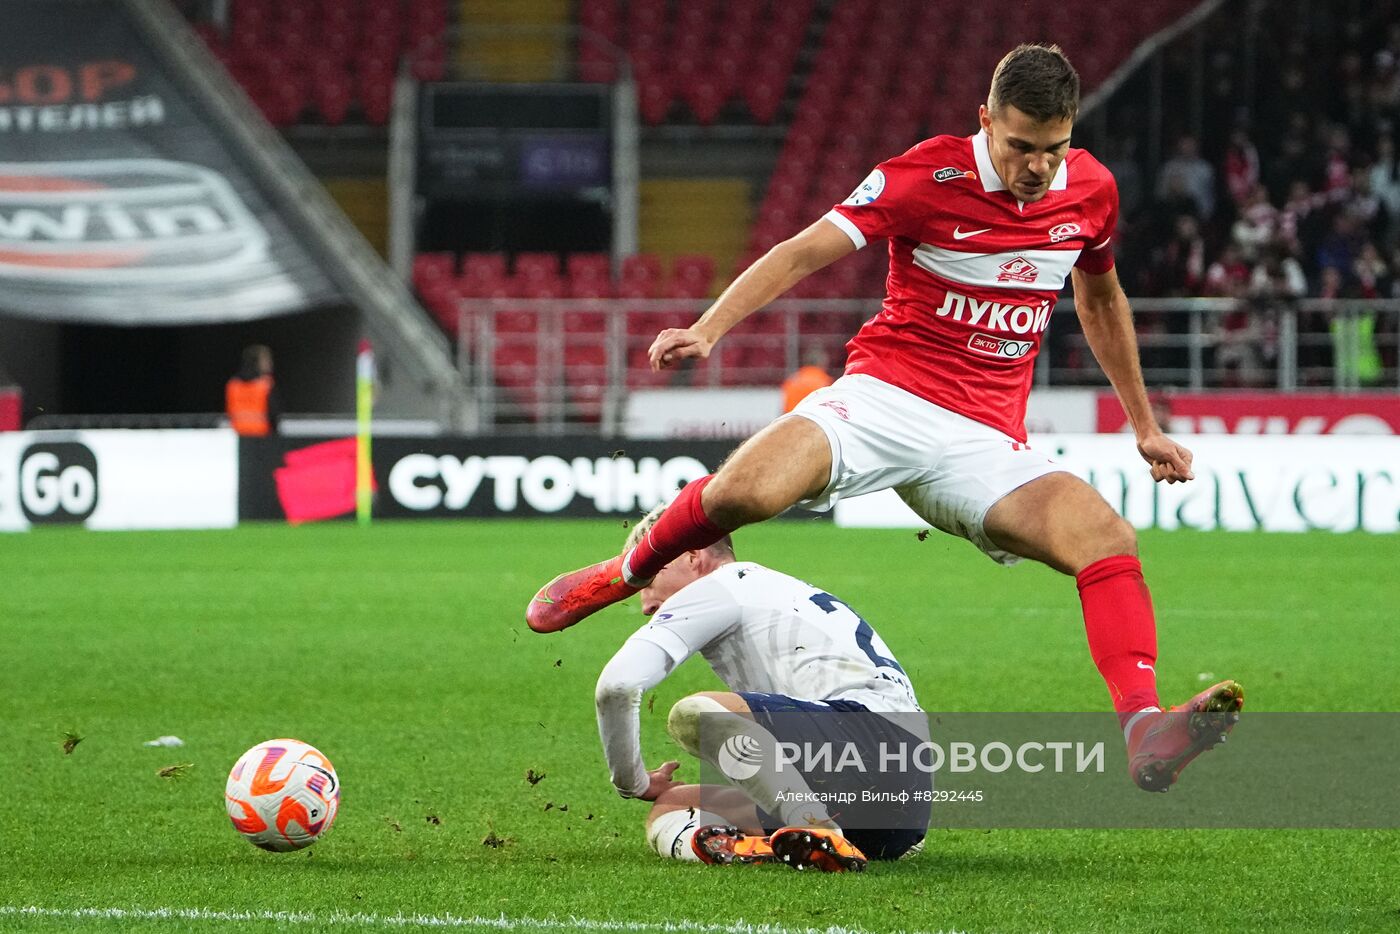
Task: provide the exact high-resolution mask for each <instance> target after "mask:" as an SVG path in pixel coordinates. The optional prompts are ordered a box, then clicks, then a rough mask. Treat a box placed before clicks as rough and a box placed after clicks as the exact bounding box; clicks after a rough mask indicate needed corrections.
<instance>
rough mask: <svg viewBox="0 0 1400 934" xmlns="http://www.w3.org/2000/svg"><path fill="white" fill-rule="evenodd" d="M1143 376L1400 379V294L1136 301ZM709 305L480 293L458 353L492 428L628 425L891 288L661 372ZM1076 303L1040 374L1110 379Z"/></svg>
mask: <svg viewBox="0 0 1400 934" xmlns="http://www.w3.org/2000/svg"><path fill="white" fill-rule="evenodd" d="M1132 304H1133V309H1134V314H1135V320H1136V325H1137V333H1138V343H1139V346H1140V351H1141V353H1140V357H1141V360H1142V366H1143V375H1144V378H1145V379H1146V381H1147V384H1148V385H1149V386H1151V387H1161V388H1166V387H1175V388H1189V389H1193V390H1202V389H1216V388H1231V389H1249V388H1258V389H1264V390H1278V391H1283V392H1290V391H1294V390H1300V389H1314V390H1316V389H1326V390H1336V391H1343V392H1345V391H1352V390H1358V389H1362V388H1367V389H1376V388H1382V389H1385V388H1394V389H1397V390H1400V366H1397V355H1398V354H1400V301H1397V300H1387V301H1365V300H1328V299H1301V300H1294V301H1280V300H1269V301H1262V300H1259V301H1243V300H1236V299H1210V298H1195V299H1182V298H1172V299H1163V298H1155V299H1137V300H1134V301H1133V303H1132ZM708 306H709V302H708V301H707V300H689V299H645V300H643V299H619V300H611V299H468V300H465V301H464V302H463V305H462V310H461V313H460V319H459V321H460V325H459V329H458V342H457V361H458V366H459V367H460V368H461V370H462V372H463V374H464V375H465V376H466V377H467V379H468V380H469V381H470V383H471V384H472V386H473V389H474V397H475V399H476V404H477V405H478V407H479V416H480V421H479V422H478V424H479V425H480V426H481V428H482V430H486V431H496V432H498V433H499V432H512V431H518V432H524V433H535V434H562V433H564V432H566V431H577V430H580V429H583V430H587V431H601V432H602V433H603V434H615V433H616V432H617V430H618V426H619V425H620V424H621V418H622V415H623V411H622V410H623V406H624V403H625V400H626V397H627V393H628V392H630V391H631V390H633V389H638V388H654V387H664V386H668V385H669V386H714V387H728V386H776V385H778V384H779V383H780V382H781V381H782V380H783V378H784V377H785V376H786V375H787V374H789V373H791V372H792V371H793V370H795V369H797V367H798V366H799V365H800V364H802V363H804V362H807V361H808V360H811V359H819V358H821V357H822V356H825V358H826V363H827V364H828V366H829V368H830V369H832V370H833V371H834V372H835V371H839V369H840V367H841V365H842V363H843V362H844V360H845V350H844V345H845V342H846V341H847V340H849V339H850V337H851V336H852V335H854V334H855V333H856V331H857V330H858V329H859V328H860V325H861V323H862V322H864V321H865V320H866V319H867V318H869V317H870V316H871V315H873V314H875V313H876V312H878V311H879V309H880V302H879V300H878V299H865V300H848V299H841V300H836V299H811V300H808V299H779V300H778V301H776V302H773V303H772V304H771V305H770V306H769V307H768V308H766V309H765V310H763V311H761V312H759V313H758V314H756V315H753V316H752V317H751V318H750V319H749V320H747V321H745V322H743V323H742V324H741V325H740V326H739V327H738V328H736V329H735V330H734V331H732V332H730V333H729V334H728V335H726V336H725V337H724V339H723V340H721V341H720V342H719V344H718V345H716V347H715V349H714V352H713V353H712V354H711V356H710V358H709V359H708V360H706V361H704V362H701V363H698V364H692V365H687V366H684V367H682V368H681V369H680V370H677V371H674V372H667V373H659V374H658V373H652V372H651V370H650V368H649V366H648V365H647V361H646V351H647V348H648V347H650V345H651V343H652V341H653V340H654V339H655V338H656V335H657V333H658V332H660V331H661V330H662V329H664V328H667V327H687V326H689V325H690V324H691V323H692V322H694V320H695V319H696V318H697V317H698V316H699V315H700V314H701V313H702V312H703V311H704V310H705V309H706V308H707V307H708ZM1073 311H1074V303H1073V301H1072V300H1069V299H1064V300H1062V301H1060V303H1059V304H1058V305H1057V306H1056V308H1055V311H1054V314H1053V316H1052V321H1051V326H1050V328H1049V331H1048V332H1047V334H1046V336H1045V342H1044V344H1043V346H1042V349H1041V353H1040V355H1039V357H1038V358H1037V360H1036V364H1035V367H1036V377H1035V382H1036V385H1038V386H1102V385H1106V384H1107V381H1106V379H1105V378H1104V376H1103V373H1102V371H1101V370H1100V369H1099V368H1098V365H1097V364H1096V363H1095V362H1094V359H1093V354H1092V352H1091V351H1090V350H1089V348H1088V345H1087V342H1086V341H1085V339H1084V334H1083V332H1082V331H1081V330H1080V328H1079V324H1078V319H1077V318H1076V316H1075V315H1074V314H1073Z"/></svg>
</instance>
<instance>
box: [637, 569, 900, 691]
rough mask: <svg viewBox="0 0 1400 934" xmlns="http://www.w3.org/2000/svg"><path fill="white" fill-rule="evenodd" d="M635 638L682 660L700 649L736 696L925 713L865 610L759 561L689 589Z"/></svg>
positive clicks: (722, 572)
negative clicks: (862, 612)
mask: <svg viewBox="0 0 1400 934" xmlns="http://www.w3.org/2000/svg"><path fill="white" fill-rule="evenodd" d="M633 638H634V639H645V640H647V641H649V642H654V643H655V644H656V645H658V646H660V647H661V648H662V649H664V650H665V651H666V654H668V655H670V656H671V659H672V661H673V662H675V663H676V664H680V663H681V662H682V661H684V660H685V659H686V658H688V657H690V655H691V654H692V653H694V652H699V653H700V654H701V655H703V656H704V657H705V661H707V662H709V663H710V667H711V668H713V669H714V670H715V674H716V675H718V676H719V678H720V680H721V681H723V682H724V683H725V684H726V685H728V686H729V689H730V690H731V691H737V692H743V691H754V692H760V693H765V694H785V695H787V696H788V697H795V698H798V699H799V700H814V701H825V700H836V699H841V700H852V701H856V702H858V703H860V704H863V705H865V707H867V708H868V709H870V710H873V711H880V712H887V711H889V712H892V711H899V712H911V711H918V710H919V705H918V702H917V701H916V700H915V698H914V688H913V685H911V684H910V682H909V678H908V676H906V675H905V673H904V669H903V668H901V667H900V665H899V662H897V661H896V660H895V659H894V656H893V654H892V653H891V652H890V650H889V647H888V646H886V645H885V642H884V640H883V639H881V638H880V637H879V635H878V634H876V632H875V630H873V629H871V628H870V624H869V623H867V622H866V621H865V620H863V619H861V617H860V615H859V614H857V613H856V612H855V611H854V610H852V609H851V608H850V607H848V606H847V605H846V604H844V603H842V602H841V601H840V600H838V599H837V598H836V597H833V596H832V595H831V594H829V593H826V592H825V591H823V590H819V589H818V588H816V587H813V586H812V585H811V584H807V583H804V582H803V581H800V580H798V579H797V578H795V577H790V576H788V575H787V574H782V573H779V572H778V571H774V570H772V569H770V568H766V567H764V566H762V565H761V564H755V563H753V562H752V561H744V562H735V563H733V564H726V565H724V566H723V567H720V568H718V569H717V570H715V571H713V572H712V573H710V574H707V575H705V576H704V577H702V578H700V579H699V580H697V581H695V582H694V583H692V584H690V585H688V586H686V587H684V588H682V589H681V590H680V591H678V592H677V593H676V594H675V595H674V596H672V597H671V599H669V600H667V601H666V602H665V603H663V604H662V605H661V608H660V609H659V610H657V612H656V615H655V616H653V617H652V619H651V622H650V623H648V624H647V625H646V626H644V627H642V628H641V629H640V630H638V632H637V634H636V635H635V636H633Z"/></svg>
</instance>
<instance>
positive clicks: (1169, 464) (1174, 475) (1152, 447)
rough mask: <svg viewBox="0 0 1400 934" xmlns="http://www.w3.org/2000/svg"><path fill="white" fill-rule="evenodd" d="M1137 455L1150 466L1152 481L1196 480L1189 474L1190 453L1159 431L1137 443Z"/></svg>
mask: <svg viewBox="0 0 1400 934" xmlns="http://www.w3.org/2000/svg"><path fill="white" fill-rule="evenodd" d="M1138 453H1139V454H1141V455H1142V459H1143V460H1145V461H1147V462H1148V463H1149V464H1151V465H1152V479H1153V480H1157V481H1159V482H1160V481H1162V480H1165V481H1167V482H1168V483H1185V482H1186V481H1187V480H1194V479H1196V475H1195V474H1194V473H1192V472H1191V452H1190V451H1188V450H1187V449H1186V448H1184V447H1182V446H1181V445H1179V444H1177V443H1176V442H1175V441H1173V440H1172V439H1171V438H1168V437H1167V436H1166V435H1164V434H1162V433H1161V432H1160V431H1158V432H1154V433H1153V434H1150V435H1147V436H1146V437H1144V438H1142V439H1141V440H1139V441H1138Z"/></svg>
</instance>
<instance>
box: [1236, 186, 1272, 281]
mask: <svg viewBox="0 0 1400 934" xmlns="http://www.w3.org/2000/svg"><path fill="white" fill-rule="evenodd" d="M1230 235H1231V237H1232V238H1233V239H1234V241H1235V243H1236V245H1238V246H1239V248H1240V254H1241V255H1242V256H1243V257H1244V259H1245V260H1246V261H1247V262H1253V261H1254V260H1256V259H1258V258H1259V256H1260V252H1261V251H1262V250H1263V248H1264V247H1265V246H1266V245H1268V244H1269V243H1272V242H1273V241H1274V238H1275V237H1276V236H1277V235H1278V209H1277V208H1275V207H1274V206H1273V205H1272V204H1270V203H1269V192H1268V190H1267V189H1265V188H1264V186H1263V185H1259V184H1256V185H1255V186H1254V187H1253V188H1252V189H1251V190H1250V192H1249V194H1247V195H1246V196H1245V197H1244V198H1243V199H1242V200H1241V201H1240V211H1239V219H1238V220H1237V221H1235V226H1234V227H1232V228H1231V230H1230Z"/></svg>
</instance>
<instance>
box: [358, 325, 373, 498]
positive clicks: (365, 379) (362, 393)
mask: <svg viewBox="0 0 1400 934" xmlns="http://www.w3.org/2000/svg"><path fill="white" fill-rule="evenodd" d="M373 409H374V348H372V347H371V346H370V344H369V341H365V340H362V341H360V352H359V354H358V355H357V356H356V358H355V422H356V426H357V431H356V433H355V517H356V518H357V519H358V520H359V522H360V525H369V519H370V510H371V507H372V506H373V502H374V500H373V492H374V490H373V488H374V468H373V466H372V465H373V461H371V460H370V450H369V446H370V415H371V412H372V411H373Z"/></svg>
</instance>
